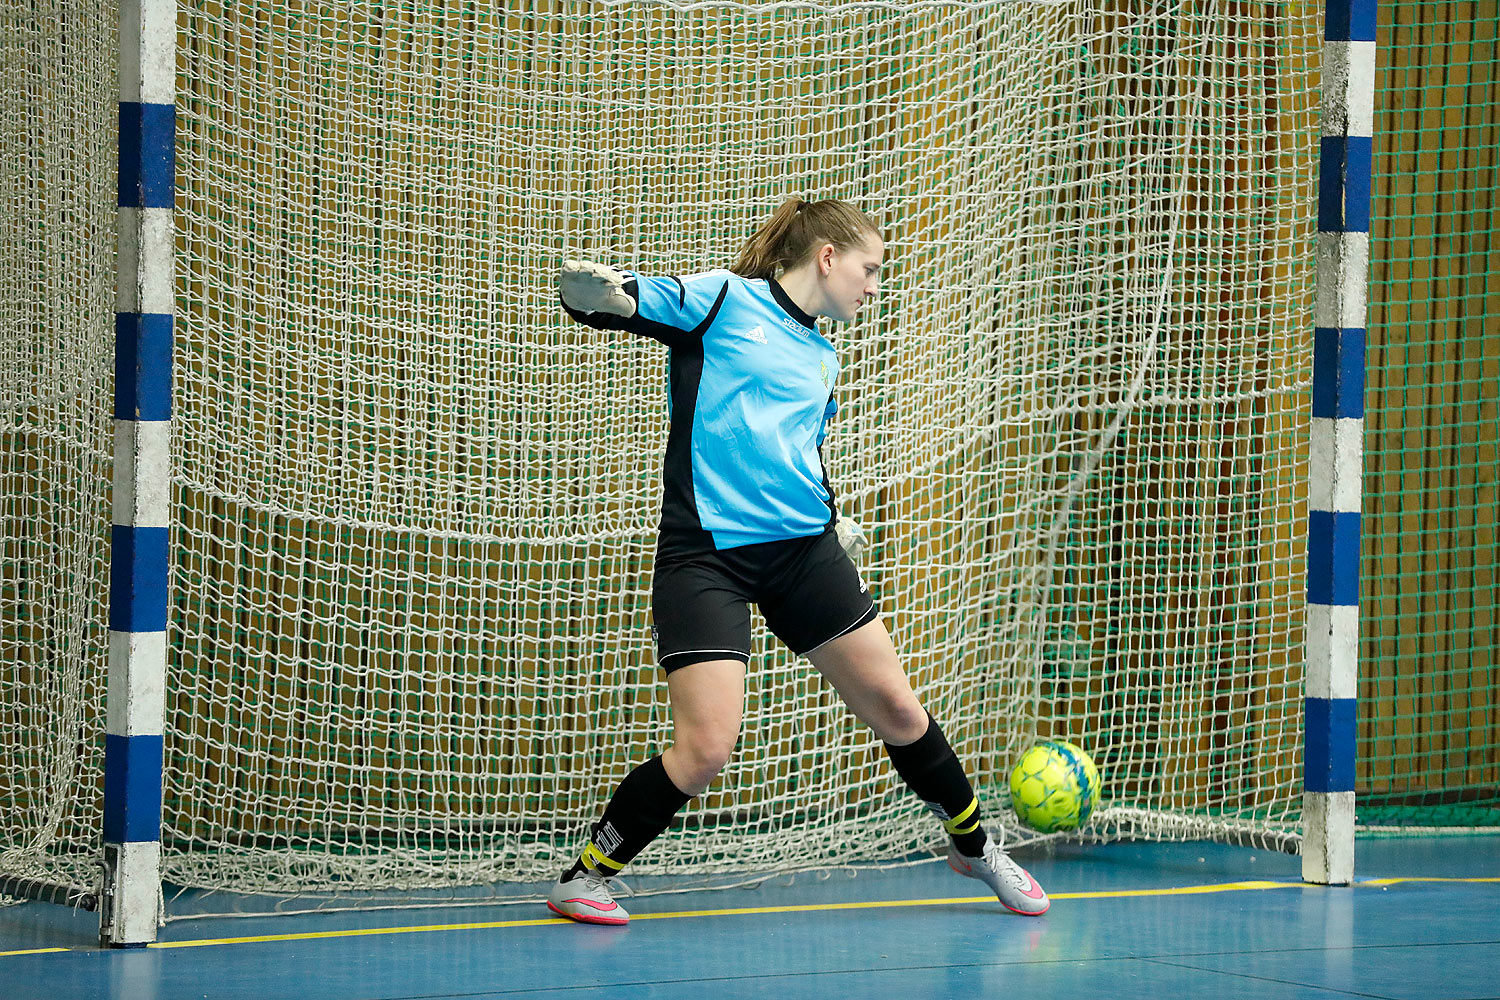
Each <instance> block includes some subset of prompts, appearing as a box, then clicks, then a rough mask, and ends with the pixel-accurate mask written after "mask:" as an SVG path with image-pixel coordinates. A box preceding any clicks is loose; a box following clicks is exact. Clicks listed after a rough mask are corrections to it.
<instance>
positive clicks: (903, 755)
mask: <svg viewBox="0 0 1500 1000" xmlns="http://www.w3.org/2000/svg"><path fill="white" fill-rule="evenodd" d="M885 752H886V753H887V754H888V755H890V758H891V763H892V764H893V765H894V766H895V768H896V773H897V774H899V775H901V777H902V779H903V780H904V781H905V782H906V783H907V785H909V786H910V787H911V790H912V791H914V792H916V793H917V795H918V796H919V797H920V798H921V799H922V801H923V802H925V803H927V808H928V809H931V810H932V814H933V815H934V816H936V817H937V818H938V819H940V820H942V821H943V829H945V830H947V831H948V836H950V837H952V838H953V843H954V844H955V845H956V846H957V847H958V849H959V850H960V851H962V852H963V853H964V854H966V855H968V856H969V857H971V858H977V857H979V856H980V855H982V854H984V845H985V843H986V841H987V840H988V839H989V838H988V837H987V836H986V834H985V832H984V827H982V826H980V825H979V800H978V799H977V798H975V796H974V786H973V785H970V784H969V777H968V775H966V774H964V766H963V765H962V764H960V763H959V762H958V755H957V754H955V753H954V752H953V748H952V747H950V746H949V745H948V738H947V737H945V736H944V735H943V730H942V729H941V728H939V726H938V724H937V720H936V719H934V718H933V717H932V715H931V714H929V715H928V716H927V732H925V733H923V734H922V738H921V739H919V740H917V742H915V743H908V744H907V745H906V746H901V747H896V746H891V745H890V744H889V743H887V744H886V745H885Z"/></svg>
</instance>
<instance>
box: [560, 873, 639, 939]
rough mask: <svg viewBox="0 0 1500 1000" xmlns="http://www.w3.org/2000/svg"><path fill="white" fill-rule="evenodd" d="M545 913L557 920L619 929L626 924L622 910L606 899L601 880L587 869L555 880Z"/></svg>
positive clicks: (597, 874) (627, 915)
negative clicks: (552, 915) (563, 918)
mask: <svg viewBox="0 0 1500 1000" xmlns="http://www.w3.org/2000/svg"><path fill="white" fill-rule="evenodd" d="M547 909H549V910H551V911H552V912H553V913H556V914H557V915H558V916H561V917H567V918H568V919H570V920H578V921H582V922H583V923H585V924H611V925H615V926H619V925H620V924H627V923H629V922H630V914H628V913H626V912H625V907H623V906H621V905H620V904H619V903H616V902H615V897H614V896H612V895H610V891H609V886H608V885H606V884H605V882H604V876H602V875H600V874H599V873H598V872H596V871H594V870H593V869H591V868H585V869H584V870H583V873H582V874H580V875H575V876H573V877H572V878H568V877H567V875H566V873H564V874H563V875H562V876H561V877H559V878H558V880H557V883H556V884H555V885H553V886H552V891H551V892H549V893H547Z"/></svg>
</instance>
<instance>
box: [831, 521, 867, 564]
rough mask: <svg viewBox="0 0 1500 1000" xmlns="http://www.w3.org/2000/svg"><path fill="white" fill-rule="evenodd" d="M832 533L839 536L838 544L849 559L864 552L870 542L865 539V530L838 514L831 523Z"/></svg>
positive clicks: (857, 557)
mask: <svg viewBox="0 0 1500 1000" xmlns="http://www.w3.org/2000/svg"><path fill="white" fill-rule="evenodd" d="M833 531H834V534H836V535H838V536H839V544H840V545H841V546H843V548H844V553H845V554H846V555H848V557H849V558H850V559H854V560H858V559H859V557H860V556H861V555H863V554H864V551H865V549H867V548H869V547H870V543H869V542H868V541H867V540H866V539H865V530H864V529H863V528H861V527H860V526H859V524H858V523H857V522H855V521H853V520H850V519H849V518H847V517H845V516H844V515H842V514H840V515H839V519H838V520H837V521H835V522H834V523H833Z"/></svg>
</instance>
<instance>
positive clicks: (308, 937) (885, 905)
mask: <svg viewBox="0 0 1500 1000" xmlns="http://www.w3.org/2000/svg"><path fill="white" fill-rule="evenodd" d="M1401 882H1481V883H1495V882H1500V878H1421V877H1413V878H1382V879H1370V880H1368V881H1362V882H1355V883H1354V884H1355V887H1356V888H1358V887H1361V886H1387V885H1396V884H1399V883H1401ZM1307 888H1316V887H1315V886H1309V885H1307V884H1306V883H1303V882H1267V881H1253V882H1221V883H1218V884H1216V885H1185V886H1176V887H1172V888H1167V889H1111V890H1101V891H1098V892H1059V893H1056V894H1055V895H1053V897H1052V898H1053V899H1054V900H1059V899H1123V898H1140V897H1149V896H1198V895H1203V894H1206V893H1217V892H1256V891H1264V890H1267V889H1307ZM994 901H995V897H994V896H989V895H985V896H956V897H952V898H947V899H890V900H871V901H868V902H861V903H801V904H797V905H791V906H750V907H735V908H731V909H721V910H680V911H675V912H670V913H638V914H636V915H634V916H632V917H631V918H630V920H631V923H637V922H640V921H644V920H683V919H686V918H689V917H738V916H754V915H763V914H772V913H813V912H828V911H835V910H880V909H897V908H903V907H914V906H955V905H960V904H964V903H993V902H994ZM569 923H571V921H568V920H565V919H563V918H562V917H541V918H538V919H534V920H492V921H484V922H481V923H465V924H423V925H420V926H416V927H359V928H351V929H348V930H338V931H301V932H298V933H293V934H259V935H255V936H252V937H232V938H201V939H197V940H192V941H158V942H156V943H155V944H152V945H150V947H152V948H203V947H207V946H209V945H223V944H260V943H264V942H270V941H317V940H322V939H326V938H353V937H374V936H378V935H388V934H430V933H434V932H437V931H476V930H499V929H504V928H511V927H546V926H549V925H550V926H557V927H561V926H565V925H567V924H569ZM70 950H72V949H69V948H37V949H33V950H31V951H5V952H0V957H4V956H7V955H39V954H44V953H48V952H61V951H70Z"/></svg>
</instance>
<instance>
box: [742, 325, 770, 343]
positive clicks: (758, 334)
mask: <svg viewBox="0 0 1500 1000" xmlns="http://www.w3.org/2000/svg"><path fill="white" fill-rule="evenodd" d="M745 336H747V337H749V338H750V339H751V340H753V341H755V342H756V343H757V344H765V343H769V341H767V340H766V331H765V330H764V329H762V328H761V327H758V326H757V327H756V328H755V329H753V330H751V331H750V332H749V333H747V334H745Z"/></svg>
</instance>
